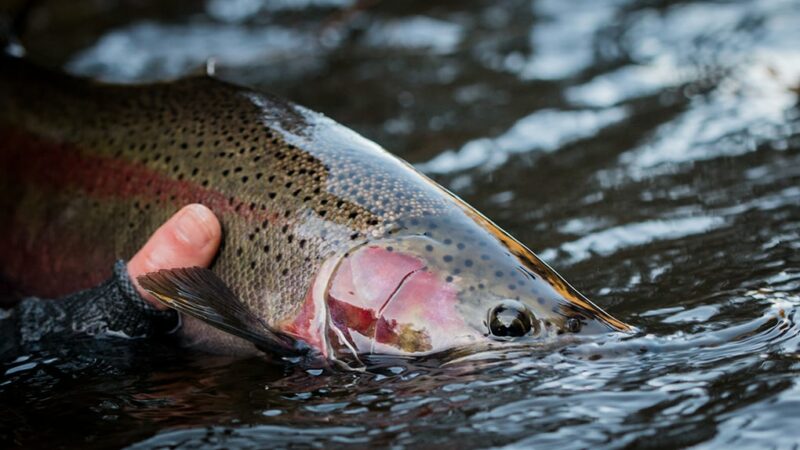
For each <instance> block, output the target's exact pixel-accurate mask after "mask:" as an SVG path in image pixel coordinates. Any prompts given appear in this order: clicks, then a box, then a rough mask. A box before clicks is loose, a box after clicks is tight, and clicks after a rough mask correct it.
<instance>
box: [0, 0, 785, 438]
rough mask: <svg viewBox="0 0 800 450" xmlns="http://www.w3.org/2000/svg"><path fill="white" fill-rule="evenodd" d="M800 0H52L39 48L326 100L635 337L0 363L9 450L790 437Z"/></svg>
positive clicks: (122, 72) (163, 350)
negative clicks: (325, 359) (353, 368)
mask: <svg viewBox="0 0 800 450" xmlns="http://www.w3.org/2000/svg"><path fill="white" fill-rule="evenodd" d="M798 24H800V2H796V1H794V2H793V1H782V0H759V1H756V0H752V1H715V2H711V1H708V2H703V1H681V2H669V1H656V0H652V1H633V0H612V1H598V0H575V1H569V2H567V1H560V0H535V1H533V2H531V1H516V0H509V1H505V2H477V1H461V2H455V1H445V2H436V4H435V5H432V4H431V2H422V1H405V2H380V1H362V2H355V1H352V0H304V1H289V0H273V1H261V0H209V1H206V2H183V3H181V2H169V1H166V2H165V1H158V2H156V1H144V0H141V1H127V2H123V1H116V2H95V1H88V0H80V1H71V2H49V3H48V2H45V3H44V5H42V6H40V7H39V8H38V9H37V10H35V11H34V14H33V15H32V17H31V21H30V25H29V33H28V34H29V38H27V39H26V42H25V44H26V46H27V47H28V50H29V52H30V54H31V55H33V56H34V57H36V58H38V59H39V60H40V61H43V62H46V63H48V64H50V65H55V66H60V67H63V68H64V69H65V70H68V71H71V72H74V73H80V74H86V75H90V76H93V77H97V78H101V79H106V80H113V81H121V82H134V81H145V80H157V79H165V78H171V77H176V76H180V75H182V74H187V73H192V72H197V71H198V70H203V68H204V67H205V66H206V61H207V60H208V59H209V58H213V60H214V62H215V64H214V69H215V73H216V76H219V77H221V78H224V79H227V80H231V81H235V82H238V83H242V84H247V85H250V86H255V87H257V88H259V89H263V90H267V91H270V92H274V93H277V94H280V95H282V96H284V97H286V98H289V99H291V100H293V101H295V102H298V103H300V104H303V105H305V106H308V107H310V108H312V109H315V110H318V111H321V112H324V113H325V114H327V115H329V116H331V117H333V118H334V119H336V120H337V121H339V122H341V123H344V124H346V125H348V126H350V127H352V128H354V129H356V130H357V131H359V132H360V133H362V134H364V135H365V136H367V137H369V138H371V139H373V140H375V141H377V142H379V143H381V144H382V145H384V146H385V147H386V148H388V149H389V150H390V151H392V152H394V153H396V154H398V155H399V156H401V157H403V158H405V159H406V160H408V161H409V162H411V163H413V164H415V165H416V166H417V167H418V168H419V169H420V170H423V171H424V172H425V173H427V174H428V175H430V176H432V177H433V178H435V179H436V180H437V181H439V182H440V183H442V184H443V185H444V186H446V187H448V188H449V189H451V190H453V191H454V192H455V193H457V194H458V195H460V196H462V197H463V198H464V199H465V200H467V201H468V202H469V203H471V204H472V205H474V206H475V207H477V208H478V209H479V210H481V211H482V212H484V213H485V214H486V215H488V216H489V217H491V218H493V219H494V220H495V221H496V222H498V223H499V224H500V225H501V226H502V227H504V228H505V229H507V230H508V231H509V232H511V234H513V235H514V236H516V237H517V238H519V239H520V240H521V241H522V242H524V243H525V244H526V245H528V246H529V247H530V248H532V249H533V250H534V251H536V252H537V253H538V254H539V255H540V256H542V257H543V258H544V259H545V260H547V261H548V262H549V263H551V265H553V266H554V267H555V268H556V269H557V270H558V271H559V272H561V274H562V275H564V276H565V278H566V279H568V280H570V282H572V283H573V284H574V285H575V286H576V287H577V288H578V289H579V290H581V291H582V292H584V293H585V294H586V295H587V296H588V297H590V298H592V299H593V300H594V301H595V302H596V303H598V304H599V305H601V306H602V307H603V308H605V309H606V310H607V311H608V312H610V313H611V314H612V315H614V316H616V317H619V318H620V319H622V320H624V321H626V322H628V323H632V324H634V325H636V326H637V327H638V328H639V329H640V330H641V333H640V334H638V335H636V336H634V337H629V338H624V339H612V340H608V339H606V338H604V339H602V340H597V339H590V340H576V341H572V342H561V343H559V344H558V345H557V346H547V347H537V348H524V349H514V350H507V351H502V352H500V351H496V352H491V353H479V354H454V355H450V356H449V357H448V358H430V359H427V360H413V361H412V360H398V359H390V358H374V359H373V360H372V361H371V364H370V369H369V370H368V371H367V372H366V373H344V372H333V373H331V372H324V371H320V370H314V369H304V368H301V367H286V368H277V367H272V366H267V365H265V364H263V363H262V362H260V361H257V360H244V361H241V360H240V361H236V360H231V359H229V358H223V357H215V356H209V355H198V354H189V353H186V352H183V351H181V350H179V349H177V348H175V347H174V346H172V345H170V344H169V343H165V344H164V345H156V346H154V345H152V344H149V345H144V344H142V343H128V342H118V341H110V340H109V341H99V342H98V341H87V342H75V343H70V344H69V345H64V346H60V347H58V348H52V349H42V351H41V352H37V353H36V354H31V355H24V356H21V357H19V358H17V359H16V360H14V361H7V362H5V363H4V364H3V365H2V367H0V417H2V418H3V419H2V425H0V442H5V443H6V444H3V446H4V447H6V446H13V447H16V446H19V447H24V448H34V447H47V448H56V447H69V448H121V447H130V448H205V447H209V448H213V447H226V448H265V447H333V446H336V447H338V446H355V447H366V446H387V447H389V446H391V447H395V448H403V447H432V446H439V447H441V448H490V447H491V448H494V447H510V448H514V447H519V448H556V449H559V450H564V449H570V448H590V447H591V448H632V447H637V448H665V447H666V448H676V447H694V448H728V447H732V446H735V447H746V448H796V447H797V445H798V444H800V431H798V430H800V383H798V374H800V360H799V359H798V345H800V325H798V323H797V320H798V318H799V316H798V312H797V307H798V305H799V304H800V107H799V103H798V94H799V93H800V26H798Z"/></svg>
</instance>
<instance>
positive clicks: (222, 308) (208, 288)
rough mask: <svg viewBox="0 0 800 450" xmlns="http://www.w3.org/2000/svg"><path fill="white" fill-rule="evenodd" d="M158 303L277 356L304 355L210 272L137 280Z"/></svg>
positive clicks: (166, 273) (300, 347) (157, 274)
mask: <svg viewBox="0 0 800 450" xmlns="http://www.w3.org/2000/svg"><path fill="white" fill-rule="evenodd" d="M137 280H138V281H139V284H140V285H141V286H142V288H144V289H145V290H146V291H147V292H149V293H151V294H152V295H153V296H154V297H155V298H157V299H158V300H159V301H160V302H161V303H163V304H165V305H167V306H169V307H171V308H174V309H176V310H178V311H180V312H182V313H184V314H188V315H190V316H192V317H195V318H197V319H200V320H202V321H203V322H206V323H208V324H210V325H213V326H214V327H216V328H219V329H220V330H222V331H225V332H227V333H230V334H233V335H235V336H239V337H240V338H243V339H246V340H248V341H250V342H252V343H253V344H255V346H256V347H258V348H259V349H260V350H262V351H264V352H267V353H272V354H278V355H281V356H290V355H299V354H302V353H305V350H306V349H305V348H304V347H303V345H302V343H301V342H299V341H297V340H296V339H294V338H292V337H290V336H288V335H286V334H284V333H281V332H280V331H276V330H273V329H271V328H270V327H269V326H268V325H267V324H266V323H264V321H262V320H261V319H259V318H258V317H256V316H255V315H254V314H253V313H252V312H251V311H250V310H248V309H247V306H245V304H244V303H243V302H242V301H241V300H239V298H237V297H236V295H235V294H234V293H233V292H232V291H231V289H230V288H229V287H228V285H227V284H225V282H224V281H222V280H221V279H220V278H219V277H218V276H217V275H216V274H215V273H214V272H212V271H210V270H208V269H204V268H201V267H187V268H179V269H168V270H159V271H157V272H151V273H148V274H146V275H142V276H140V277H138V278H137Z"/></svg>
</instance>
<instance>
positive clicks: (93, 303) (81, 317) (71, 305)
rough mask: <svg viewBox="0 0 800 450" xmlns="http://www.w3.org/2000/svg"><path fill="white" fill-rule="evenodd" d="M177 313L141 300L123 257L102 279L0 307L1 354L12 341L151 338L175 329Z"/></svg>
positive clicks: (17, 342) (22, 344)
mask: <svg viewBox="0 0 800 450" xmlns="http://www.w3.org/2000/svg"><path fill="white" fill-rule="evenodd" d="M179 326H180V318H179V316H178V314H177V313H176V312H175V311H173V310H167V311H159V310H157V309H155V308H153V307H152V306H151V305H150V304H149V303H147V301H145V300H144V299H143V298H142V297H141V296H140V295H139V293H138V292H137V291H136V288H135V287H134V286H133V283H132V282H131V279H130V278H129V277H128V270H127V268H126V266H125V263H124V262H123V261H117V263H116V264H114V274H113V275H112V277H111V278H110V279H109V280H107V281H106V282H104V283H103V284H101V285H99V286H97V287H94V288H91V289H87V290H85V291H80V292H78V293H75V294H71V295H69V296H67V297H64V298H62V299H59V300H45V299H40V298H36V297H32V298H26V299H24V300H22V301H21V302H20V303H19V304H18V305H17V306H15V307H14V309H12V310H0V340H2V341H5V342H2V343H0V353H3V350H8V349H9V348H10V347H11V346H13V345H14V344H13V343H11V342H9V341H8V340H9V338H11V339H14V338H15V339H14V341H16V344H18V345H20V346H23V347H24V346H27V345H30V344H33V343H36V342H41V341H45V340H52V339H65V338H69V337H77V336H116V337H123V338H144V337H153V336H158V335H163V334H170V333H173V332H175V331H176V330H177V329H178V327H179Z"/></svg>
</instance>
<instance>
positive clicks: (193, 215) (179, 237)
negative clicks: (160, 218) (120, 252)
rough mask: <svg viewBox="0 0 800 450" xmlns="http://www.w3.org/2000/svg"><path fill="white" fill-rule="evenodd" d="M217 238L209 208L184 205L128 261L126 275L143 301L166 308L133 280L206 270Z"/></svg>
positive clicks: (216, 224)
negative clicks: (159, 272)
mask: <svg viewBox="0 0 800 450" xmlns="http://www.w3.org/2000/svg"><path fill="white" fill-rule="evenodd" d="M221 237H222V230H221V227H220V224H219V221H218V220H217V218H216V216H215V215H214V213H213V212H211V210H210V209H208V208H207V207H205V206H203V205H200V204H191V205H188V206H184V207H183V208H182V209H181V210H180V211H178V212H177V213H175V215H173V216H172V217H171V218H170V219H169V220H167V221H166V222H165V223H164V224H163V225H161V227H160V228H159V229H158V230H156V232H155V233H153V235H152V236H150V239H149V240H148V241H147V243H146V244H144V246H143V247H142V248H141V249H140V250H139V252H138V253H136V255H134V257H133V258H131V260H130V261H129V262H128V275H129V276H130V278H131V280H133V284H134V286H136V289H137V290H138V291H139V294H140V295H141V296H142V297H143V298H144V299H145V300H147V301H148V302H149V303H150V304H152V305H153V306H155V307H156V308H158V309H166V307H165V306H163V305H161V303H159V302H158V301H157V300H156V299H155V298H153V296H151V295H150V294H149V293H147V291H145V290H144V289H142V288H141V286H139V282H138V281H137V280H136V279H137V278H138V277H139V276H140V275H145V274H148V273H150V272H155V271H157V270H161V269H174V268H178V267H192V266H198V267H207V266H208V265H209V264H210V263H211V261H212V260H213V259H214V255H216V253H217V250H218V249H219V243H220V239H221Z"/></svg>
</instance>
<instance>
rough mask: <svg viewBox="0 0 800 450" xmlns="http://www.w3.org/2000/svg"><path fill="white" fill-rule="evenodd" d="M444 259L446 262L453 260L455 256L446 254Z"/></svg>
mask: <svg viewBox="0 0 800 450" xmlns="http://www.w3.org/2000/svg"><path fill="white" fill-rule="evenodd" d="M442 259H443V260H444V262H451V261H452V260H453V257H452V256H451V255H444V256H443V257H442Z"/></svg>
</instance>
